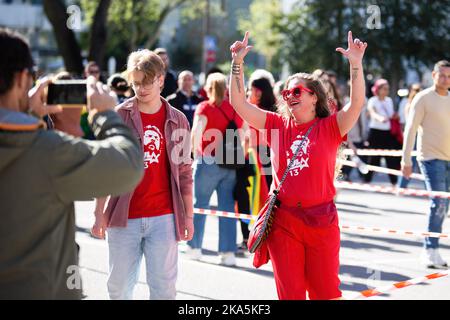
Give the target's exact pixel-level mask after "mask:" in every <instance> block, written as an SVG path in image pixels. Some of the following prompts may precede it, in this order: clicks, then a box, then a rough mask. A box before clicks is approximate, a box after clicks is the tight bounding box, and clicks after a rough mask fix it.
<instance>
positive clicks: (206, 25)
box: [202, 0, 211, 81]
mask: <svg viewBox="0 0 450 320" xmlns="http://www.w3.org/2000/svg"><path fill="white" fill-rule="evenodd" d="M205 1H206V6H205V18H204V19H203V39H202V41H203V46H202V47H203V53H202V73H203V74H204V75H205V77H206V68H207V64H206V47H205V38H206V36H207V35H209V33H210V27H211V26H210V14H209V12H210V0H205ZM205 81H206V78H205Z"/></svg>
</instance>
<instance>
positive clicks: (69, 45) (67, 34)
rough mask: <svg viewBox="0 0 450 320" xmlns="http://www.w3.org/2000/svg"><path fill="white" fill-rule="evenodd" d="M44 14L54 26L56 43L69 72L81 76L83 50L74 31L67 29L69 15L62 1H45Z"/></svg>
mask: <svg viewBox="0 0 450 320" xmlns="http://www.w3.org/2000/svg"><path fill="white" fill-rule="evenodd" d="M43 5H44V12H45V14H46V16H47V18H48V20H49V21H50V23H51V24H52V26H53V32H54V34H55V39H56V43H57V44H58V48H59V52H60V54H61V56H62V57H63V60H64V64H65V66H66V69H67V71H69V72H74V73H78V74H81V73H82V72H83V58H82V56H81V48H80V45H79V43H78V41H77V39H76V37H75V34H74V32H73V31H72V30H70V29H69V28H67V25H66V24H67V20H68V19H69V15H68V14H67V12H66V6H65V4H64V2H63V1H61V0H44V1H43Z"/></svg>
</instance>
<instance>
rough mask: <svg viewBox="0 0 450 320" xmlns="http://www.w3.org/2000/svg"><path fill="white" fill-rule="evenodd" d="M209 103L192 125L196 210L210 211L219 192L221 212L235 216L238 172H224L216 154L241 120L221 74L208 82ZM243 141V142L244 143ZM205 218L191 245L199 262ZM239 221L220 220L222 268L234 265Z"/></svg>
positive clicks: (199, 109)
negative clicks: (230, 127) (232, 124)
mask: <svg viewBox="0 0 450 320" xmlns="http://www.w3.org/2000/svg"><path fill="white" fill-rule="evenodd" d="M205 88H206V91H207V92H208V97H210V98H209V100H208V101H203V102H201V103H200V104H199V105H198V106H197V109H196V110H195V115H194V123H193V125H192V146H193V149H194V159H195V161H194V207H195V208H202V209H208V208H209V201H210V199H211V195H212V194H213V192H214V191H216V192H217V198H218V210H222V211H227V212H234V197H233V190H234V187H235V184H236V171H235V170H231V169H227V168H223V167H221V166H219V165H218V164H217V163H216V158H215V156H216V151H217V150H218V149H217V148H218V147H219V146H220V145H219V143H218V142H219V141H220V140H221V139H222V137H223V134H224V133H225V130H226V129H227V127H228V124H229V122H230V121H231V120H233V121H234V122H235V124H236V125H237V127H238V128H240V127H242V119H241V118H240V117H239V115H238V114H237V113H236V111H235V110H234V109H233V107H232V106H231V105H230V103H229V102H228V99H227V98H226V93H227V78H226V76H225V75H223V74H221V73H212V74H210V75H209V76H208V79H207V80H206V86H205ZM241 141H242V140H241ZM205 220H206V216H204V215H200V214H196V215H195V216H194V229H195V233H194V237H193V238H192V240H191V241H189V242H188V245H189V246H190V247H191V255H192V256H193V258H195V259H200V257H201V249H202V243H203V233H204V229H205ZM236 249H237V247H236V220H235V219H232V218H225V217H220V218H219V254H220V256H221V264H223V265H227V266H232V265H235V263H236V262H235V253H236Z"/></svg>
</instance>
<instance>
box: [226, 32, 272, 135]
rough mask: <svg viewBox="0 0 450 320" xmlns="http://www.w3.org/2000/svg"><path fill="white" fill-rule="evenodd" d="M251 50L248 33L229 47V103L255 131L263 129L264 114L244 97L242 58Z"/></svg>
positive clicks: (264, 122)
mask: <svg viewBox="0 0 450 320" xmlns="http://www.w3.org/2000/svg"><path fill="white" fill-rule="evenodd" d="M251 49H252V46H249V45H248V31H247V32H246V33H245V37H244V40H243V41H236V42H235V43H234V44H233V45H232V46H231V47H230V50H231V57H232V59H233V62H232V66H231V76H230V102H231V104H232V106H233V107H234V109H235V110H236V112H237V113H238V114H239V115H240V116H241V118H242V119H244V120H245V121H247V122H248V123H249V124H250V125H251V126H252V127H254V128H256V129H264V126H265V124H266V112H265V111H263V110H262V109H260V108H258V107H257V106H255V105H253V104H251V103H248V102H247V99H246V97H245V86H244V58H245V56H246V55H247V53H248V52H249V51H250V50H251Z"/></svg>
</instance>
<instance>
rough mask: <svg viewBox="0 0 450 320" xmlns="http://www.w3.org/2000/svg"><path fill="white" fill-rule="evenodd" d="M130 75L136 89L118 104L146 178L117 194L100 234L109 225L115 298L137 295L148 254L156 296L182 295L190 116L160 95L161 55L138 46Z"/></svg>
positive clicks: (189, 230)
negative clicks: (178, 292) (139, 152)
mask: <svg viewBox="0 0 450 320" xmlns="http://www.w3.org/2000/svg"><path fill="white" fill-rule="evenodd" d="M128 74H129V80H130V83H131V85H132V87H133V90H134V91H135V93H136V96H135V97H134V98H131V99H129V100H127V101H126V102H124V103H123V104H121V105H119V106H118V107H117V108H116V110H117V112H118V113H119V115H120V116H121V117H122V118H123V120H124V121H125V123H126V124H127V125H128V126H130V127H131V128H132V130H133V132H134V133H135V135H136V136H137V137H138V138H139V139H140V142H141V146H142V151H143V161H144V170H145V171H144V177H143V179H142V181H141V182H140V183H139V185H138V186H137V187H136V189H135V190H134V192H133V193H131V194H126V195H121V196H118V197H111V199H110V201H109V203H108V207H107V209H106V211H105V214H104V215H98V214H97V219H96V224H95V225H94V228H93V234H94V235H96V236H98V237H103V236H104V230H105V228H106V227H108V245H109V264H110V274H109V279H108V291H109V296H110V298H111V299H131V298H132V294H133V288H134V285H135V284H136V282H137V280H138V275H139V266H140V262H141V260H142V256H144V257H145V262H146V269H147V283H148V285H149V288H150V297H151V299H175V297H176V288H175V285H176V280H177V263H178V246H177V241H182V240H183V241H187V240H190V239H192V236H193V233H194V226H193V201H192V193H193V190H192V189H193V185H192V184H193V182H192V160H191V156H190V150H191V147H190V139H189V137H190V134H189V122H188V120H187V118H186V116H185V115H184V114H183V113H182V112H180V111H178V110H176V109H175V108H173V107H172V106H170V105H169V104H168V102H167V101H166V100H164V99H163V98H162V97H161V96H160V93H161V88H162V86H163V84H164V74H165V69H164V63H163V61H162V60H161V58H160V57H158V55H156V54H155V53H153V52H151V51H149V50H140V51H137V52H133V53H132V54H131V55H130V56H129V58H128ZM177 135H180V136H178V137H177ZM179 138H181V139H179ZM177 151H180V152H177Z"/></svg>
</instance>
